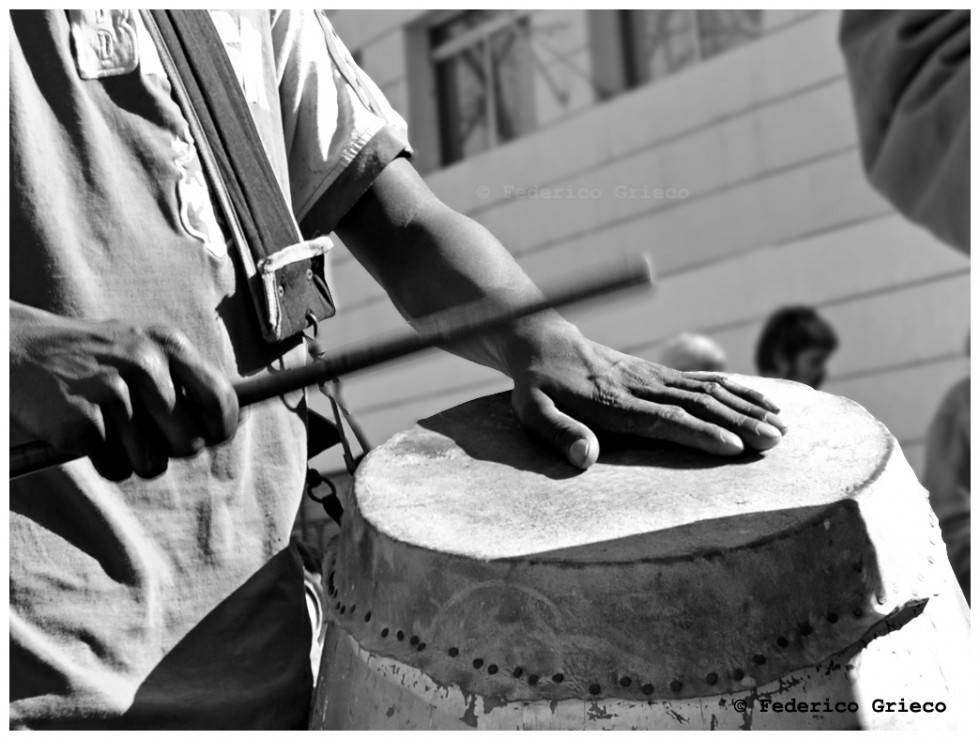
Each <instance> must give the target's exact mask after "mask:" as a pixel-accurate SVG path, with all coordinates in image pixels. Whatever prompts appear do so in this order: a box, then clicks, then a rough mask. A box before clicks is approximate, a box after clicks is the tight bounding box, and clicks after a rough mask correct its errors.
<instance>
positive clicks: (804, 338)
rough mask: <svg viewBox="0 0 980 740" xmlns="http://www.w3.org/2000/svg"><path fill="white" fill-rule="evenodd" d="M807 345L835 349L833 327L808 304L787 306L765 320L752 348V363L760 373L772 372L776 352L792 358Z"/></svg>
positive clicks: (773, 370) (835, 336)
mask: <svg viewBox="0 0 980 740" xmlns="http://www.w3.org/2000/svg"><path fill="white" fill-rule="evenodd" d="M810 348H817V349H823V350H826V351H827V352H833V351H834V350H835V349H837V334H836V333H835V332H834V328H833V327H832V326H831V325H830V324H829V323H827V321H826V320H825V319H823V318H821V317H820V316H819V315H818V314H817V312H816V310H814V309H813V308H810V307H809V306H786V307H785V308H781V309H779V310H778V311H776V312H775V313H773V314H772V315H771V316H770V317H769V318H768V319H767V320H766V325H765V326H764V327H763V329H762V334H760V335H759V343H758V344H757V345H756V348H755V366H756V368H757V369H758V371H759V372H760V373H765V372H775V371H776V370H777V369H778V368H777V367H776V356H777V355H783V356H784V357H786V358H787V359H789V360H793V359H794V358H796V356H797V355H798V354H800V353H801V352H803V351H804V350H807V349H810Z"/></svg>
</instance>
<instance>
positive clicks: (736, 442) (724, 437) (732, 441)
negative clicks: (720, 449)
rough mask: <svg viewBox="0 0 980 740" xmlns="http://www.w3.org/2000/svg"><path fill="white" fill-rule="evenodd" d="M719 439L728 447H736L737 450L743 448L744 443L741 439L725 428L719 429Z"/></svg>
mask: <svg viewBox="0 0 980 740" xmlns="http://www.w3.org/2000/svg"><path fill="white" fill-rule="evenodd" d="M721 441H722V442H724V443H725V444H726V445H728V446H729V447H736V448H738V449H739V450H744V449H745V445H743V444H742V440H741V439H739V437H738V435H737V434H732V433H731V432H729V431H728V430H726V429H722V430H721Z"/></svg>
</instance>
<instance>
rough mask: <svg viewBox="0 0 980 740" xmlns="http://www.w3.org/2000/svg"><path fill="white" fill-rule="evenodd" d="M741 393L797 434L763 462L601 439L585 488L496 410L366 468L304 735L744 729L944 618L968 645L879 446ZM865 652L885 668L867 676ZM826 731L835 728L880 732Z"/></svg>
mask: <svg viewBox="0 0 980 740" xmlns="http://www.w3.org/2000/svg"><path fill="white" fill-rule="evenodd" d="M736 379H737V380H739V381H740V382H743V383H744V384H746V385H751V386H752V387H754V388H757V389H758V390H761V391H762V392H764V393H765V394H766V395H767V396H768V397H770V398H771V399H773V400H774V401H775V402H776V403H777V404H778V405H779V406H780V407H781V409H782V411H781V414H780V415H781V417H782V418H783V419H784V420H786V421H787V423H788V424H789V427H790V429H789V432H788V433H787V435H786V436H785V438H784V439H783V440H782V442H781V443H780V444H779V445H777V446H776V447H774V448H773V449H771V450H768V451H766V452H764V453H746V454H743V455H741V456H739V457H736V458H719V457H714V456H710V455H707V454H705V453H701V452H699V451H696V450H690V449H686V448H682V447H679V446H676V445H672V444H669V443H659V442H645V441H642V440H635V439H634V440H628V441H627V440H625V439H605V438H603V439H602V451H601V454H600V457H599V460H598V462H597V463H596V464H595V465H594V466H593V467H592V468H590V469H589V470H588V471H579V470H577V469H574V468H572V467H571V466H569V465H568V464H567V463H565V462H564V461H563V460H561V459H560V458H558V457H556V456H554V455H553V454H552V453H550V452H549V451H547V450H546V449H544V448H543V447H542V446H540V445H539V444H538V443H537V442H535V441H534V440H532V439H531V438H530V437H529V436H528V435H527V433H526V432H525V431H524V430H523V429H522V428H521V427H520V426H519V424H518V422H517V420H516V418H515V417H514V415H513V412H512V411H511V407H510V402H509V395H508V394H499V395H495V396H489V397H486V398H481V399H476V400H475V401H472V402H470V403H467V404H463V405H462V406H459V407H456V408H454V409H450V410H448V411H446V412H443V413H441V414H438V415H436V416H434V417H431V418H429V419H426V420H423V421H421V422H419V424H417V425H416V426H415V427H413V428H412V429H410V430H408V431H406V432H403V433H400V434H397V435H395V436H394V437H393V438H392V439H391V440H389V441H388V442H387V443H385V444H384V445H382V446H381V447H379V448H377V449H376V450H374V451H372V453H371V454H370V455H369V456H368V457H367V458H366V460H365V461H364V462H363V463H362V465H361V467H360V468H359V470H358V473H357V478H356V481H355V487H354V495H353V500H352V501H348V502H347V503H346V512H345V518H344V525H343V528H342V532H341V535H340V537H339V538H338V541H337V544H336V549H335V550H334V552H333V553H332V554H331V555H330V556H329V557H328V562H327V573H328V576H329V577H328V593H329V597H328V608H329V610H330V618H331V620H332V626H331V636H330V640H329V642H328V646H327V648H326V649H325V651H324V660H323V665H322V666H321V679H320V687H319V689H318V695H317V698H316V700H315V701H316V704H315V707H314V724H313V726H316V727H337V728H347V729H370V728H380V727H407V726H409V725H414V724H417V726H419V727H422V726H428V727H449V726H456V724H459V723H462V724H461V726H463V727H476V726H480V727H491V728H495V729H514V728H515V727H540V728H552V729H562V728H564V729H572V728H575V727H589V726H596V723H598V725H601V726H607V727H609V728H620V729H628V728H632V727H637V728H639V729H643V728H650V729H652V728H655V727H662V726H669V725H670V718H671V717H672V716H673V715H672V714H671V711H673V712H674V714H676V715H677V716H684V717H687V718H688V720H687V724H689V725H697V726H698V727H701V728H703V729H710V728H712V727H721V726H729V725H731V726H732V727H733V728H735V727H745V726H746V724H748V726H752V724H753V722H752V720H751V717H750V718H749V719H746V718H745V717H741V718H738V717H737V715H739V714H740V713H739V712H737V711H734V710H733V709H731V706H732V702H734V701H735V700H736V699H737V698H738V697H740V696H742V697H749V698H750V700H751V702H756V700H757V699H758V698H759V697H760V696H770V697H771V696H772V695H773V694H774V693H775V694H779V693H780V692H783V693H784V692H785V691H788V690H789V689H790V688H792V687H793V686H796V687H799V686H801V685H802V686H804V687H809V689H810V690H809V691H808V692H806V693H807V694H809V695H811V696H812V695H813V694H814V692H816V693H817V694H819V697H820V699H821V700H822V699H823V698H824V695H826V696H827V698H828V699H829V700H832V699H833V697H841V696H846V697H852V698H853V697H855V696H858V695H861V696H863V693H862V692H863V691H865V690H866V689H867V681H866V680H865V681H864V682H863V683H861V682H859V681H857V671H858V667H859V666H860V665H861V664H862V662H863V663H864V664H866V665H865V668H864V669H863V675H865V676H867V675H870V674H869V673H868V671H871V672H872V673H873V672H874V671H875V670H883V669H879V668H877V667H876V666H885V665H890V663H889V661H891V662H894V650H893V649H892V648H889V647H888V646H889V645H892V644H893V643H894V644H897V643H896V637H895V636H896V635H901V634H904V635H905V636H906V637H907V636H908V635H911V634H913V632H915V631H916V630H918V631H919V632H921V631H922V630H924V629H925V630H926V632H927V633H928V634H930V635H931V634H934V632H933V631H930V630H928V629H927V628H926V627H924V626H923V625H925V624H927V623H928V624H931V623H932V622H931V621H930V620H933V619H934V615H935V614H938V613H940V612H941V613H942V614H945V615H946V618H947V619H948V620H952V622H954V623H957V624H958V625H959V626H958V627H957V628H956V629H955V630H954V631H955V632H957V634H959V633H960V632H962V631H964V630H967V629H968V627H966V626H965V625H967V624H968V622H967V621H966V618H965V617H964V616H963V615H964V614H965V608H964V606H965V605H963V604H962V603H960V602H956V603H953V602H955V599H953V598H952V597H950V598H947V599H946V600H937V599H936V598H935V597H937V596H938V595H939V594H940V593H943V592H945V591H948V590H949V566H948V563H947V561H946V557H945V550H944V548H943V545H942V541H941V538H940V536H939V531H938V527H937V525H936V521H935V517H934V516H933V514H932V512H931V510H930V508H929V506H928V501H927V498H926V494H925V492H924V491H923V489H922V488H921V487H920V486H919V485H918V483H917V481H916V479H915V476H914V473H913V472H912V470H911V469H910V468H909V466H908V464H907V462H906V461H905V459H904V457H903V456H902V454H901V451H900V450H899V449H898V446H897V444H896V443H895V440H894V438H893V437H892V436H891V434H890V433H889V432H888V430H887V429H886V428H885V427H884V426H883V425H882V424H881V423H880V422H878V421H877V420H875V419H874V418H873V417H872V416H871V415H870V414H868V413H867V412H866V411H865V410H864V409H863V408H862V407H860V406H859V405H857V404H855V403H853V402H852V401H849V400H847V399H843V398H840V397H836V396H832V395H829V394H826V393H820V392H818V391H814V390H812V389H810V388H808V387H806V386H802V385H799V384H797V383H790V382H787V381H776V380H767V379H761V378H749V377H738V376H736ZM930 599H932V601H933V602H934V603H933V604H930V603H929V600H930ZM951 599H952V601H951ZM961 599H962V597H960V600H961ZM937 610H938V611H937ZM931 615H932V616H931ZM957 615H959V616H957ZM957 620H959V621H958V622H957ZM899 628H901V629H899ZM920 637H921V636H920ZM872 638H875V639H872ZM966 639H968V632H967V638H966ZM920 641H921V640H920ZM869 646H870V647H869ZM869 650H873V651H875V650H876V651H878V652H882V651H884V653H885V654H888V655H892V656H893V658H890V659H889V660H885V661H883V660H882V659H878V660H876V661H872V662H871V663H868V662H867V660H864V658H863V656H865V655H867V654H870V653H869V652H868V651H869ZM898 651H899V653H903V654H908V653H909V649H908V647H907V646H899V648H898ZM919 663H920V664H921V665H919V667H918V668H917V669H916V670H917V671H918V673H919V674H923V672H925V674H928V673H929V671H930V669H929V667H928V665H925V664H923V663H922V661H921V660H920V661H919ZM926 663H929V661H926ZM895 670H897V668H896V667H895V666H892V667H891V668H888V669H887V670H886V672H887V673H894V671H895ZM379 671H380V673H379ZM914 672H915V671H913V672H912V673H914ZM932 673H934V674H936V675H938V676H940V677H941V676H942V674H943V671H942V669H941V666H936V667H935V669H934V670H932ZM837 674H839V675H837ZM923 675H924V674H923ZM904 678H905V679H907V680H909V681H913V682H914V680H915V679H914V676H912V675H911V673H909V672H907V675H906V676H904ZM409 679H410V680H409ZM920 679H921V680H925V678H923V676H920ZM934 679H935V677H933V678H931V679H929V680H928V681H926V683H927V684H928V685H929V686H930V687H933V688H935V680H934ZM406 681H409V683H410V684H411V686H408V685H406ZM891 681H892V685H893V687H897V684H896V683H895V676H892V677H891ZM859 684H860V686H859ZM368 685H371V686H372V688H371V689H370V690H368V688H367V687H368ZM358 686H360V687H361V688H360V689H358ZM821 686H824V687H825V689H824V690H822V692H821V691H819V690H818V689H819V688H820V687H821ZM344 687H347V688H344ZM426 687H427V688H426ZM760 691H762V692H763V693H762V694H760V693H759V692H760ZM351 692H353V693H351ZM940 693H941V694H942V696H940V697H932V699H933V700H935V699H936V698H942V697H948V689H947V688H946V687H945V686H944V687H943V689H942V691H941V692H940ZM794 695H795V694H794ZM345 696H346V699H344V698H342V697H345ZM358 697H360V698H358ZM382 697H386V698H385V699H384V700H382ZM413 697H414V698H413ZM477 697H479V702H477V701H476V698H477ZM753 697H754V698H753ZM885 698H886V699H889V700H890V699H891V698H894V699H895V700H896V701H897V699H898V698H899V697H887V696H886V697H885ZM928 698H929V697H926V699H928ZM385 701H387V704H386V706H385V707H381V706H380V704H381V703H385ZM867 701H868V702H870V701H871V699H870V698H869V699H868V700H867ZM474 702H476V703H474ZM719 702H720V704H719ZM743 703H744V702H743ZM845 703H846V702H845ZM947 703H948V699H947ZM416 704H417V705H418V706H415V705H416ZM471 704H473V706H474V707H475V706H477V704H479V705H480V707H481V708H480V710H479V711H476V709H472V708H471V712H470V714H471V716H470V718H469V719H470V720H472V721H469V720H468V719H467V707H470V705H471ZM375 705H377V706H375ZM355 706H361V707H362V710H361V711H360V713H358V712H355V711H354V707H355ZM437 706H440V707H442V708H441V709H440V710H439V711H438V712H436V709H435V708H436V707H437ZM749 706H750V709H751V707H755V708H756V709H758V704H757V703H750V705H749ZM331 707H332V708H331ZM368 707H373V708H372V709H368ZM412 707H415V708H414V709H413V708H412ZM589 707H592V710H590V709H589ZM603 707H604V708H603ZM610 707H613V708H615V710H616V711H613V709H610ZM726 708H727V710H726ZM388 709H391V710H392V711H393V714H388V715H387V717H385V716H384V714H385V713H386V712H387V710H388ZM864 709H866V707H862V710H864ZM559 710H560V711H559ZM720 710H726V711H720ZM420 712H421V714H420ZM434 712H435V714H433V713H434ZM555 712H559V714H560V715H561V716H564V714H565V713H568V712H570V713H571V714H570V715H569V717H572V718H577V719H567V721H566V720H557V721H556V720H555V719H554V717H555ZM590 712H591V714H590ZM750 714H752V712H750ZM825 714H826V713H825ZM830 714H832V715H833V716H832V717H830V718H829V721H828V722H826V723H825V726H828V727H831V726H832V727H840V728H845V727H853V726H866V725H869V724H874V723H873V722H869V721H867V720H865V719H862V717H864V716H865V715H862V714H861V713H860V712H859V713H854V712H845V713H843V714H841V713H834V712H831V713H830ZM437 715H438V717H441V718H442V719H438V717H437ZM605 715H609V716H605ZM549 716H550V719H548V718H549ZM590 716H591V719H590ZM613 716H615V717H616V718H621V719H616V720H614V719H613ZM753 716H754V717H756V718H757V720H758V724H757V725H756V726H757V727H762V726H773V727H790V726H800V724H799V717H794V716H793V715H790V716H789V717H788V718H787V716H785V715H779V716H778V717H776V719H775V724H773V717H775V715H769V716H766V717H763V716H762V714H760V713H759V712H758V711H756V712H755V713H754V715H753ZM868 716H870V715H868ZM371 717H375V719H373V720H372V719H369V718H371ZM424 717H428V720H425V719H424ZM434 717H436V718H435V719H434ZM710 717H714V720H711V719H710ZM344 718H346V719H344ZM412 718H415V719H412ZM419 718H423V719H419ZM693 718H700V719H699V720H697V721H694V719H693ZM872 719H880V718H872ZM886 719H888V720H889V721H892V720H893V718H890V717H889V718H886ZM944 719H945V718H944ZM426 722H428V724H426ZM794 722H795V724H794ZM454 723H456V724H454ZM590 723H591V724H590ZM664 723H666V725H665V724H664ZM677 724H678V723H677V722H675V724H674V726H675V727H676V726H677ZM679 724H681V725H683V724H684V723H683V722H681V723H679ZM878 724H879V725H881V726H899V725H895V724H894V721H892V723H891V724H884V725H882V724H881V723H880V722H879V723H878ZM364 725H370V727H368V726H364ZM818 726H819V723H818Z"/></svg>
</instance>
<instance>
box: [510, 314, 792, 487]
mask: <svg viewBox="0 0 980 740" xmlns="http://www.w3.org/2000/svg"><path fill="white" fill-rule="evenodd" d="M509 364H510V366H511V377H513V379H514V392H513V396H512V399H513V404H514V409H515V411H516V412H517V416H518V418H519V419H520V420H521V422H522V423H523V424H524V426H525V427H526V428H528V429H529V430H531V431H532V432H534V433H535V434H537V435H538V436H539V437H540V438H541V439H543V440H544V441H545V442H547V443H548V444H550V445H551V446H552V447H554V449H555V450H556V452H558V453H559V454H561V455H562V456H564V457H565V458H567V459H568V461H569V462H570V463H572V464H573V465H575V466H577V467H580V468H583V469H584V468H588V467H589V466H591V465H592V464H593V463H594V462H595V461H596V458H597V457H598V455H599V441H598V439H597V438H596V435H595V432H594V430H596V429H601V430H606V431H610V432H619V433H627V434H632V435H636V436H639V437H646V438H648V439H660V440H669V441H672V442H677V443H679V444H682V445H687V446H690V447H696V448H698V449H702V450H704V451H706V452H710V453H713V454H716V455H736V454H738V453H740V452H742V451H743V450H744V449H746V448H749V449H756V450H765V449H768V448H770V447H772V446H774V445H776V444H778V443H779V441H780V439H781V438H782V435H783V433H784V432H785V430H786V426H785V424H783V422H782V421H781V420H780V418H779V417H778V416H777V414H778V412H779V408H778V407H777V406H776V405H775V404H774V403H772V402H771V401H770V400H768V399H767V398H765V396H763V395H762V394H761V393H758V392H757V391H754V390H751V389H750V388H746V387H745V386H742V385H739V384H738V383H735V382H733V381H732V380H729V379H728V378H726V377H725V376H723V375H719V374H717V373H691V372H688V373H684V372H680V371H677V370H673V369H671V368H668V367H664V366H663V365H658V364H656V363H653V362H649V361H647V360H643V359H640V358H638V357H632V356H630V355H626V354H623V353H621V352H617V351H615V350H613V349H610V348H609V347H605V346H603V345H601V344H597V343H595V342H592V341H589V340H588V339H585V338H584V337H582V335H581V334H580V333H579V332H578V331H577V330H576V329H575V328H574V327H573V326H571V325H568V324H566V325H565V326H564V327H562V328H561V329H558V330H557V331H555V330H553V331H552V334H551V335H550V336H548V337H547V339H543V338H542V339H540V340H538V341H534V342H530V343H527V344H526V345H525V346H524V348H523V349H522V351H521V352H520V353H519V354H518V356H517V357H514V358H511V361H510V363H509Z"/></svg>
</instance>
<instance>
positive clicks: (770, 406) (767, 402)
mask: <svg viewBox="0 0 980 740" xmlns="http://www.w3.org/2000/svg"><path fill="white" fill-rule="evenodd" d="M762 401H763V403H765V405H766V408H768V409H769V410H770V411H772V412H774V413H776V414H778V413H779V412H780V411H782V409H781V408H779V406H777V405H776V404H774V403H773V402H772V401H770V400H769V399H768V398H765V397H763V399H762Z"/></svg>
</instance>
